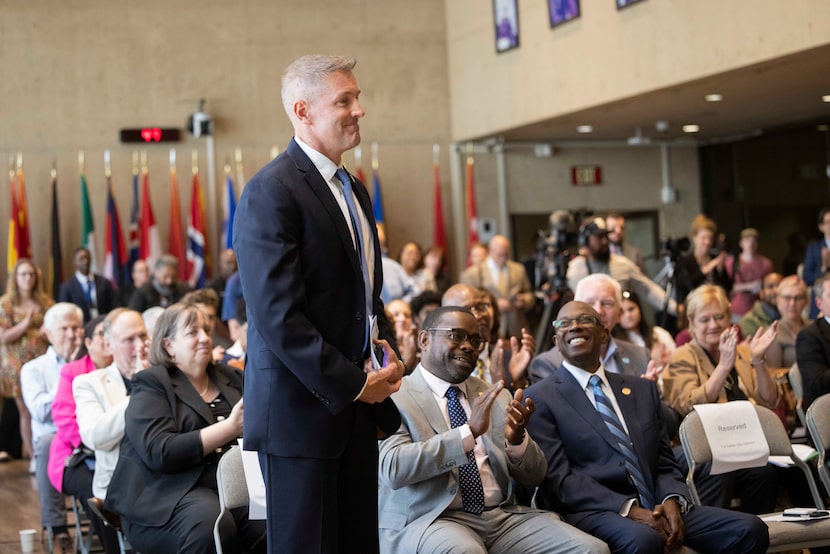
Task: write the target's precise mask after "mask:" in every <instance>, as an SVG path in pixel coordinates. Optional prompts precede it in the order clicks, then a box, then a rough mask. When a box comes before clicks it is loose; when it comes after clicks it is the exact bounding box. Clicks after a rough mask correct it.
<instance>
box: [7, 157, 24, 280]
mask: <svg viewBox="0 0 830 554" xmlns="http://www.w3.org/2000/svg"><path fill="white" fill-rule="evenodd" d="M9 194H10V197H11V210H10V211H9V244H8V250H7V251H6V252H7V258H6V264H7V265H6V267H7V269H8V272H9V275H11V273H12V271H14V266H15V264H17V260H18V259H20V258H22V257H23V256H21V254H20V220H19V218H18V211H19V210H18V207H17V183H16V182H15V176H14V170H13V169H10V170H9Z"/></svg>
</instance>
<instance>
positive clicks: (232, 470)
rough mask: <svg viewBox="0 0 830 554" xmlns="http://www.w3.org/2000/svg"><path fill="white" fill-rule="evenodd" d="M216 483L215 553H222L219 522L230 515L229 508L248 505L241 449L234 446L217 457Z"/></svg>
mask: <svg viewBox="0 0 830 554" xmlns="http://www.w3.org/2000/svg"><path fill="white" fill-rule="evenodd" d="M216 485H217V488H218V489H219V508H220V512H219V517H217V518H216V523H214V524H213V540H214V541H215V542H216V554H223V552H224V551H225V550H224V549H223V546H222V535H221V532H220V527H221V522H222V521H223V520H224V519H225V518H229V517H231V513H230V511H231V509H233V508H241V507H243V506H247V505H248V483H247V482H246V481H245V471H244V470H243V468H242V449H241V448H239V446H234V447H232V448H231V449H230V450H228V451H227V452H225V454H223V455H222V457H221V458H220V459H219V464H218V465H217V467H216Z"/></svg>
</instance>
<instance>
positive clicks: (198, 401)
mask: <svg viewBox="0 0 830 554" xmlns="http://www.w3.org/2000/svg"><path fill="white" fill-rule="evenodd" d="M170 384H171V385H173V394H175V395H176V396H177V397H178V398H179V399H180V400H181V401H182V403H184V404H186V405H188V406H190V408H191V409H192V410H193V411H194V412H196V413H197V414H199V416H200V417H201V418H202V419H204V420H205V421H207V422H208V423H213V414H212V413H211V412H210V408H208V405H207V404H206V403H205V401H204V400H202V397H201V396H199V393H198V392H197V391H196V389H194V388H193V385H191V384H190V381H188V380H187V377H186V376H185V374H184V373H182V372H181V370H179V369H178V368H176V367H174V368H172V370H171V371H170Z"/></svg>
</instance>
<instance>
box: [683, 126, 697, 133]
mask: <svg viewBox="0 0 830 554" xmlns="http://www.w3.org/2000/svg"><path fill="white" fill-rule="evenodd" d="M698 131H700V127H698V126H697V125H684V126H683V132H684V133H697V132H698Z"/></svg>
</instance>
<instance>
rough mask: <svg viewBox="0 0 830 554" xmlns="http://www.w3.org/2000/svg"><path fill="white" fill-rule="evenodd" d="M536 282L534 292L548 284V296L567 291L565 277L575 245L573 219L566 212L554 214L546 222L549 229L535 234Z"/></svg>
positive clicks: (559, 211) (560, 211)
mask: <svg viewBox="0 0 830 554" xmlns="http://www.w3.org/2000/svg"><path fill="white" fill-rule="evenodd" d="M537 236H538V238H537V241H536V266H535V282H536V288H537V290H541V289H542V285H543V284H545V283H547V284H548V290H547V293H548V295H553V294H555V293H557V292H561V291H564V290H566V289H567V288H568V285H567V280H566V273H567V270H568V262H569V261H570V257H571V256H570V253H571V250H572V249H575V247H576V243H577V227H576V222H575V220H574V216H573V214H572V213H571V212H569V211H567V210H556V211H554V212H552V213H551V214H550V217H549V218H548V228H547V229H539V230H538V231H537Z"/></svg>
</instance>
